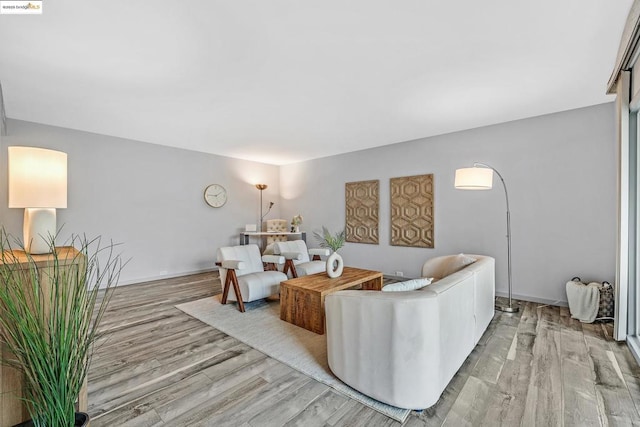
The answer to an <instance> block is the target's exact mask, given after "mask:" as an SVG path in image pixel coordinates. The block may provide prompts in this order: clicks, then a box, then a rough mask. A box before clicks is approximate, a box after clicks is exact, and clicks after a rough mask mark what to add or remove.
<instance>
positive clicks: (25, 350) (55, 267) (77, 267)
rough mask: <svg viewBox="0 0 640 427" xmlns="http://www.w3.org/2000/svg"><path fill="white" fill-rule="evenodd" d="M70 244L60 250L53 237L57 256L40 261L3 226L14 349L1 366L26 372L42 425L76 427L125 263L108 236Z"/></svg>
mask: <svg viewBox="0 0 640 427" xmlns="http://www.w3.org/2000/svg"><path fill="white" fill-rule="evenodd" d="M12 241H13V242H15V244H14V245H13V246H15V247H16V250H14V247H12V244H11V242H12ZM68 246H73V247H74V248H75V249H76V250H74V249H71V248H57V249H58V250H56V247H55V237H51V238H50V239H49V248H50V249H51V252H52V253H51V254H50V255H48V256H47V257H43V256H41V255H34V256H32V255H29V254H26V253H24V252H23V251H24V247H23V246H22V245H21V244H20V243H19V242H18V241H17V240H16V239H13V238H12V237H10V235H8V234H7V233H6V232H5V231H4V229H0V250H1V251H2V264H0V334H1V337H2V340H3V341H5V343H6V346H7V349H8V350H9V352H10V356H7V357H5V358H3V360H2V361H1V362H2V363H4V364H6V365H9V366H12V367H14V368H16V369H18V370H19V371H21V372H22V373H23V374H24V382H25V388H24V390H23V396H24V397H23V399H24V400H25V402H26V404H27V407H28V410H29V415H30V416H31V419H32V422H33V424H34V425H35V426H46V427H63V426H64V427H68V426H73V425H74V423H75V402H76V401H77V399H78V396H79V394H80V390H81V389H82V386H83V383H84V381H85V378H86V376H87V371H88V368H89V363H90V360H91V356H92V353H93V349H94V344H95V342H96V340H97V339H98V338H99V336H100V333H99V331H98V325H99V324H100V321H101V319H102V316H103V314H104V313H105V310H106V308H107V305H108V303H109V300H110V299H111V296H112V295H113V291H114V290H115V287H116V286H117V282H118V279H119V276H120V272H121V270H122V268H123V266H124V264H123V263H122V261H121V258H120V255H117V254H114V244H113V243H111V244H108V245H105V246H102V245H101V240H100V238H96V239H93V240H88V239H87V238H86V237H78V236H73V237H72V238H71V239H70V241H69V243H68ZM62 249H64V250H62ZM45 258H46V259H45ZM25 259H26V260H25Z"/></svg>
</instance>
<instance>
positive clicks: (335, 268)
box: [313, 225, 346, 278]
mask: <svg viewBox="0 0 640 427" xmlns="http://www.w3.org/2000/svg"><path fill="white" fill-rule="evenodd" d="M313 234H314V236H315V238H316V239H317V240H318V243H319V244H320V247H322V248H329V249H331V251H332V253H331V255H329V258H327V275H328V276H329V277H331V278H336V277H340V276H341V275H342V270H343V269H344V261H343V260H342V256H340V254H339V253H338V249H340V248H341V247H343V246H344V242H345V240H346V236H345V232H344V229H342V230H341V231H338V232H336V233H335V234H331V233H330V232H329V230H328V229H327V227H325V226H324V225H323V226H322V233H318V232H317V231H314V232H313Z"/></svg>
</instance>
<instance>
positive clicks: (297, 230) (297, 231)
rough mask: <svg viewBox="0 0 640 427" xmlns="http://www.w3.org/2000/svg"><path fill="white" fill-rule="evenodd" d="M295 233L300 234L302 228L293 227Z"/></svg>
mask: <svg viewBox="0 0 640 427" xmlns="http://www.w3.org/2000/svg"><path fill="white" fill-rule="evenodd" d="M293 232H294V233H299V232H300V226H299V225H295V226H294V227H293Z"/></svg>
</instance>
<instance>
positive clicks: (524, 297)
mask: <svg viewBox="0 0 640 427" xmlns="http://www.w3.org/2000/svg"><path fill="white" fill-rule="evenodd" d="M496 296H497V297H505V298H509V294H508V293H502V292H496ZM511 297H512V298H513V299H519V300H522V301H530V302H537V303H540V304H547V305H559V306H562V307H569V303H568V302H567V301H565V300H557V301H554V300H549V299H546V298H538V297H532V296H529V295H519V294H518V295H516V294H513V295H511Z"/></svg>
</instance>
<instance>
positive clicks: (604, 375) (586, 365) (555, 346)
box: [89, 273, 640, 427]
mask: <svg viewBox="0 0 640 427" xmlns="http://www.w3.org/2000/svg"><path fill="white" fill-rule="evenodd" d="M220 291H221V290H220V282H219V280H218V278H217V274H216V273H203V274H198V275H192V276H185V277H181V278H176V279H168V280H161V281H156V282H148V283H143V284H139V285H132V286H125V287H121V288H119V289H118V290H117V291H116V294H115V296H114V297H113V300H112V302H111V305H110V308H109V310H108V312H107V313H106V315H105V318H104V322H103V328H104V330H106V331H110V332H111V333H110V335H109V337H108V339H107V340H106V341H105V342H103V343H101V345H100V347H99V348H98V349H97V350H96V352H95V356H94V359H93V363H92V365H91V369H90V372H89V412H90V414H91V416H92V421H91V425H92V427H99V426H213V425H215V426H224V425H229V426H280V425H291V426H293V425H300V426H314V425H326V426H387V425H388V426H396V425H399V423H398V422H396V421H394V420H391V419H389V418H387V417H385V416H383V415H381V414H379V413H378V412H376V411H374V410H372V409H370V408H368V407H366V406H363V405H362V404H360V403H358V402H356V401H354V400H351V399H348V398H346V397H344V396H343V395H341V394H338V393H336V392H334V391H333V390H332V389H331V388H329V387H327V386H325V385H324V384H321V383H318V382H317V381H315V380H312V379H310V378H308V377H306V376H304V375H302V374H300V373H299V372H297V371H295V370H293V369H291V368H289V367H288V366H286V365H283V364H282V363H280V362H278V361H275V360H273V359H271V358H269V357H266V356H265V355H264V354H262V353H260V352H258V351H256V350H253V349H252V348H250V347H248V346H246V345H244V344H242V343H240V342H239V341H237V340H236V339H234V338H231V337H229V336H227V335H225V334H224V333H222V332H220V331H218V330H216V329H214V328H212V327H210V326H208V325H206V324H204V323H202V322H200V321H198V320H196V319H194V318H191V317H189V316H188V315H186V314H184V313H183V312H181V311H180V310H178V309H176V308H175V307H174V306H175V305H176V304H180V303H183V302H188V301H191V300H196V299H200V298H204V297H206V296H211V295H215V294H218V293H220ZM518 304H519V305H520V307H521V311H520V313H518V314H506V313H496V315H495V317H494V319H493V321H492V322H491V324H490V326H489V328H488V330H487V332H486V333H485V334H484V336H483V337H482V339H481V341H480V343H479V344H478V346H476V348H475V349H474V351H473V352H472V353H471V355H470V356H469V357H468V358H467V360H466V362H465V363H464V365H463V366H462V368H461V369H460V371H459V372H458V374H457V375H456V376H455V377H454V378H453V380H452V381H451V383H450V384H449V385H448V387H447V388H446V390H445V391H444V393H443V395H442V397H441V398H440V400H439V401H438V403H437V404H436V405H435V406H433V407H432V408H429V409H427V410H425V411H422V412H412V413H411V415H410V416H409V418H408V419H407V421H406V422H405V425H406V426H439V425H450V426H461V425H471V426H476V425H478V426H479V425H491V426H493V425H504V426H517V425H522V426H556V425H558V426H561V425H566V426H592V425H593V426H598V425H602V426H606V425H624V426H629V425H640V413H639V412H638V410H639V408H640V368H639V367H638V365H637V364H636V363H635V360H634V359H633V357H632V355H631V353H630V352H629V350H628V349H627V347H626V345H625V344H623V343H616V342H615V341H613V340H612V338H611V336H612V328H611V325H610V324H606V325H603V324H581V323H580V322H578V321H576V320H573V319H571V318H570V316H569V312H568V310H567V309H566V308H562V307H554V306H542V305H540V304H534V303H529V302H518ZM256 327H257V328H258V327H260V325H256Z"/></svg>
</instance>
